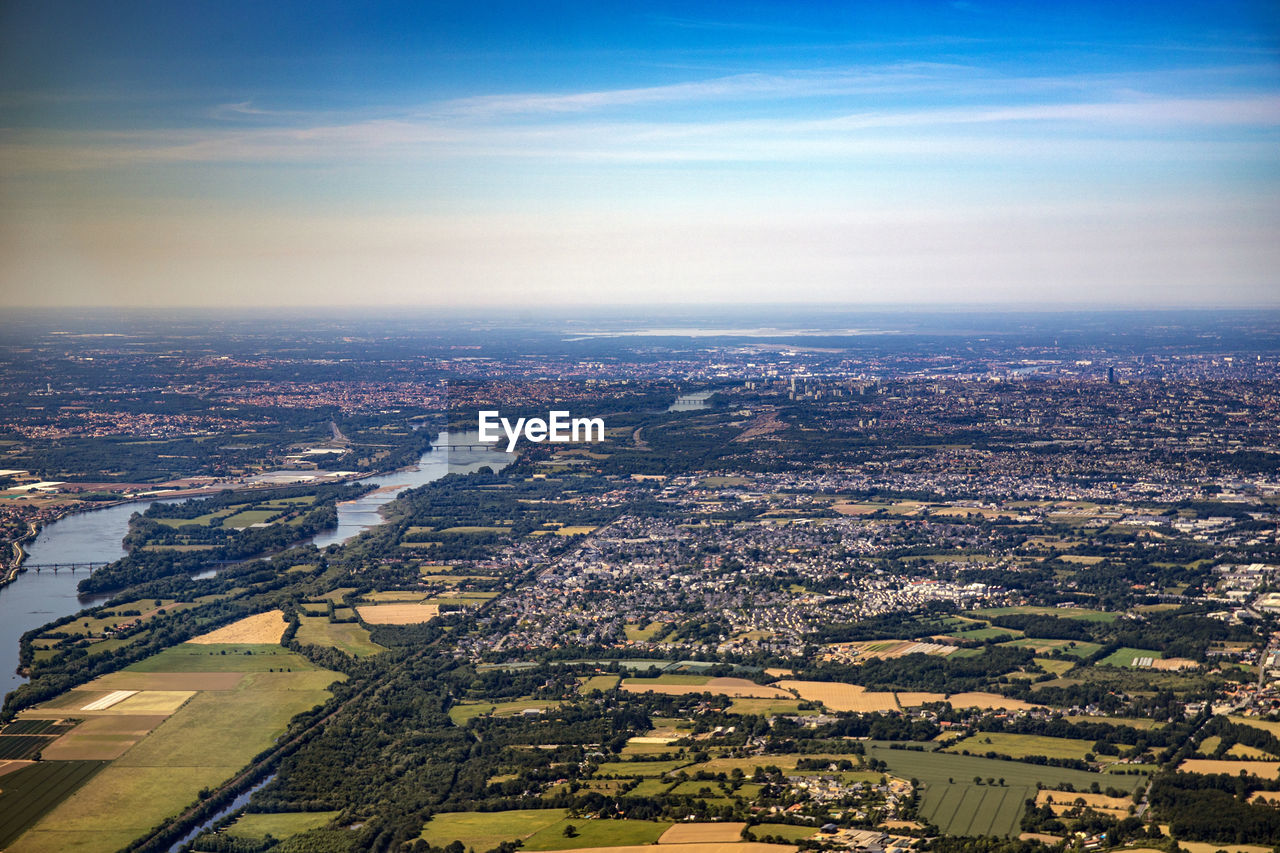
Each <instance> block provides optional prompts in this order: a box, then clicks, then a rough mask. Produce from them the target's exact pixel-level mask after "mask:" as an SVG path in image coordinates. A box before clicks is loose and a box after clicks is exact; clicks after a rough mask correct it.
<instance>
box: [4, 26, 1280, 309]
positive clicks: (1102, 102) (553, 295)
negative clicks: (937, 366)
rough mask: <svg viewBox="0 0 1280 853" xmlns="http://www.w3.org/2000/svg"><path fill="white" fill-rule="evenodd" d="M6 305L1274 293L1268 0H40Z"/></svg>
mask: <svg viewBox="0 0 1280 853" xmlns="http://www.w3.org/2000/svg"><path fill="white" fill-rule="evenodd" d="M0 111H2V112H3V116H4V120H3V132H2V133H0V305H3V306H5V307H8V308H15V307H20V306H25V307H32V308H41V307H58V306H62V307H69V308H85V309H87V308H89V307H90V306H114V307H122V308H130V307H143V306H154V307H188V308H190V307H209V308H246V309H252V308H254V307H274V308H286V307H296V308H299V309H302V310H310V309H313V308H317V309H318V308H331V309H342V308H344V307H348V306H350V307H357V308H361V309H365V308H367V309H371V310H377V309H381V310H388V311H395V310H401V309H405V308H418V307H421V308H427V309H431V310H443V309H449V310H455V309H456V310H462V311H467V310H484V309H494V308H502V309H507V308H510V309H513V310H520V309H523V308H546V309H552V308H556V307H564V308H566V309H569V310H579V309H580V308H590V307H602V306H614V307H615V308H617V309H618V310H626V309H627V308H628V307H630V306H647V305H688V306H691V307H694V308H703V309H709V308H712V307H714V306H717V305H720V304H726V303H732V304H741V305H748V306H756V307H759V308H761V309H763V308H767V307H768V306H771V305H776V304H794V305H804V306H810V307H813V308H820V307H822V306H837V307H846V306H850V307H857V308H865V309H868V310H871V309H875V308H877V307H884V308H888V309H894V308H906V307H909V306H916V307H919V308H923V309H928V308H931V307H944V306H945V307H949V308H961V307H964V308H974V309H977V310H989V309H990V310H998V309H1001V308H1008V309H1012V310H1033V311H1036V310H1075V309H1079V308H1117V309H1147V308H1170V307H1185V308H1203V307H1224V308H1250V307H1262V306H1265V307H1275V306H1280V285H1278V284H1277V280H1276V270H1277V269H1280V239H1277V235H1278V234H1280V144H1277V143H1278V142H1280V140H1278V139H1277V136H1278V135H1280V11H1278V10H1277V9H1276V7H1275V6H1274V4H1269V3H1251V2H1240V3H1229V4H1224V5H1219V6H1214V7H1212V8H1207V7H1202V6H1200V5H1198V4H1191V3H1173V4H1156V3H1135V4H1125V5H1124V6H1123V7H1114V6H1113V5H1112V4H1105V3H1080V4H1071V5H1070V6H1068V7H1060V8H1059V7H1054V8H1039V7H1037V6H1035V5H1024V4H1018V3H982V2H917V3H903V4H884V5H881V4H871V3H865V4H841V5H835V4H814V5H806V6H802V7H793V6H788V5H785V4H777V3H769V4H762V5H756V6H751V7H746V8H744V7H741V6H740V4H727V3H710V4H702V5H699V6H696V7H690V6H688V4H673V3H652V4H645V5H644V6H643V7H637V8H629V7H628V8H623V9H618V8H613V7H608V6H603V7H602V6H598V5H596V4H590V3H580V2H579V3H572V2H570V3H556V4H543V5H539V6H538V7H536V8H533V7H528V6H525V5H521V4H496V5H493V6H487V7H483V8H470V7H454V6H449V5H444V4H430V5H419V4H392V3H379V4H372V5H359V6H350V7H349V6H344V5H342V4H326V3H319V4H313V3H308V4H298V3H273V4H253V3H227V4H217V5H210V6H205V5H197V4H191V3H173V4H163V5H160V6H157V5H154V4H145V3H123V4H112V5H111V6H110V7H106V6H100V5H95V4H70V3H13V4H6V5H5V6H4V7H3V9H2V10H0Z"/></svg>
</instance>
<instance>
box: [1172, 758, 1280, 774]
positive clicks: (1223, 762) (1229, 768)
mask: <svg viewBox="0 0 1280 853" xmlns="http://www.w3.org/2000/svg"><path fill="white" fill-rule="evenodd" d="M1178 769H1179V770H1181V771H1183V772H1186V773H1230V774H1231V775H1232V776H1238V775H1239V774H1240V773H1241V772H1244V773H1248V774H1249V775H1250V776H1257V777H1259V778H1262V779H1280V761H1232V760H1229V759H1217V760H1215V759H1212V758H1188V759H1187V760H1185V761H1183V762H1182V763H1181V764H1179V765H1178Z"/></svg>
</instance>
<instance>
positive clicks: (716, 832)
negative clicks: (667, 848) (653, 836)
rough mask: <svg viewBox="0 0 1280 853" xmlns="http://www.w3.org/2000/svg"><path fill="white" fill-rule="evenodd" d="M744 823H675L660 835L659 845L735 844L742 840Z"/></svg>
mask: <svg viewBox="0 0 1280 853" xmlns="http://www.w3.org/2000/svg"><path fill="white" fill-rule="evenodd" d="M744 827H746V824H745V823H731V822H728V823H677V824H676V825H675V826H673V827H671V828H670V829H668V830H667V831H666V832H664V833H662V836H661V837H660V838H659V839H658V843H659V844H694V843H705V842H709V841H714V842H726V841H727V842H737V841H740V840H741V839H742V830H743V828H744Z"/></svg>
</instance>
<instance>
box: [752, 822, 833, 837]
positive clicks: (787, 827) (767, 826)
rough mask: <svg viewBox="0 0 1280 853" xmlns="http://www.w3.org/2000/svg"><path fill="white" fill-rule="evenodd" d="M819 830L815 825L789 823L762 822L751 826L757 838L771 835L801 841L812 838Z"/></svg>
mask: <svg viewBox="0 0 1280 853" xmlns="http://www.w3.org/2000/svg"><path fill="white" fill-rule="evenodd" d="M817 831H818V828H817V827H814V826H792V825H791V824H789V823H761V824H757V825H755V826H753V827H752V828H751V833H752V834H753V835H755V837H756V838H765V837H767V836H770V835H774V836H777V837H778V838H785V839H786V840H788V841H800V840H801V839H804V838H810V837H812V836H813V835H815V834H816V833H817Z"/></svg>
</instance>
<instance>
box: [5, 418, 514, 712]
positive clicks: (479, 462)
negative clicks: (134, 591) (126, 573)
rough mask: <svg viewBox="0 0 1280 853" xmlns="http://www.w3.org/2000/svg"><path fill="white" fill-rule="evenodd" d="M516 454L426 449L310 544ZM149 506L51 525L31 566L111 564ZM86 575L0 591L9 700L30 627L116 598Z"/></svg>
mask: <svg viewBox="0 0 1280 853" xmlns="http://www.w3.org/2000/svg"><path fill="white" fill-rule="evenodd" d="M449 441H450V436H449V435H448V434H447V433H441V434H440V436H439V437H438V438H437V439H436V444H437V445H447V444H449ZM453 441H454V442H456V443H458V444H465V443H468V442H472V443H474V442H475V441H476V434H475V433H470V434H466V433H464V434H461V435H458V434H455V435H454V436H453ZM513 457H514V454H508V453H506V452H505V451H502V450H498V449H488V448H482V449H477V450H468V449H452V448H450V449H444V448H443V447H442V448H441V449H440V450H433V451H428V452H427V453H425V454H423V456H422V458H421V459H419V460H418V464H417V465H416V466H414V467H412V468H404V469H401V470H399V471H392V472H390V473H388V474H379V475H376V476H374V477H370V478H368V479H365V480H361V481H360V482H361V483H367V484H370V485H374V486H377V487H378V488H377V490H376V491H373V492H370V493H369V494H367V495H365V496H364V497H362V498H359V499H358V500H354V501H350V502H348V503H342V504H338V526H337V527H336V528H334V529H333V530H327V531H324V532H323V533H320V534H319V535H317V536H316V537H315V538H314V539H312V540H311V541H312V543H313V544H315V545H316V546H317V547H320V548H323V547H325V546H326V545H332V544H335V543H341V542H346V541H347V540H348V539H350V538H351V537H352V536H356V535H357V534H359V533H361V532H362V531H365V530H368V529H369V528H371V527H374V526H377V525H379V524H381V523H382V522H383V518H382V515H381V514H380V513H379V509H381V507H382V506H383V505H385V504H388V503H390V502H391V501H393V500H395V497H396V495H398V494H399V493H400V492H403V491H404V490H405V489H412V488H416V487H418V486H422V485H425V484H427V483H430V482H432V481H434V480H439V479H440V478H441V477H443V476H444V475H445V474H468V473H472V472H474V471H477V470H479V469H480V468H481V467H483V466H485V465H488V466H490V467H491V468H493V469H494V470H495V471H497V470H500V469H502V468H504V467H506V466H507V464H509V463H510V461H511V459H512V458H513ZM149 506H151V504H150V503H142V502H140V501H139V502H135V503H127V504H120V505H118V506H112V507H107V508H105V509H95V510H89V511H87V512H78V513H75V514H73V515H69V516H67V517H66V518H62V519H59V520H58V521H55V522H53V523H52V524H49V525H47V526H45V528H44V529H43V530H41V531H40V535H39V536H37V537H36V540H35V541H34V542H32V543H30V544H29V545H28V546H27V555H28V556H27V559H26V561H25V562H26V563H29V564H32V565H38V564H46V565H47V564H51V563H59V564H66V563H108V562H111V561H113V560H118V559H120V558H121V557H123V556H124V555H125V551H124V547H123V546H122V545H121V541H122V540H123V539H124V536H125V534H126V533H127V532H128V530H129V518H130V516H132V515H133V514H134V513H135V512H143V511H144V510H146V508H147V507H149ZM85 575H86V570H85V569H80V570H78V571H74V572H73V571H68V570H67V569H61V570H58V571H56V572H55V571H51V570H49V569H44V570H40V571H37V570H31V571H26V572H22V573H21V574H19V575H18V577H17V578H16V579H15V580H14V581H13V583H10V584H6V585H5V586H2V587H0V692H3V693H5V694H8V693H9V691H11V690H13V689H14V688H15V687H17V686H18V685H20V684H22V683H23V682H25V681H26V679H25V678H23V677H22V676H20V675H18V671H17V670H18V641H19V640H20V639H21V638H22V635H23V634H24V633H26V632H27V631H30V630H31V629H32V628H38V627H39V626H41V625H43V624H45V623H46V622H51V621H53V620H54V619H57V618H58V617H60V616H65V615H67V614H68V613H75V612H77V611H79V610H82V609H84V608H86V607H92V606H94V605H96V604H101V603H102V602H104V601H106V600H107V599H108V598H110V597H111V596H109V595H99V596H79V595H77V594H76V584H77V583H79V582H80V581H81V580H83V579H84V578H85Z"/></svg>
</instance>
